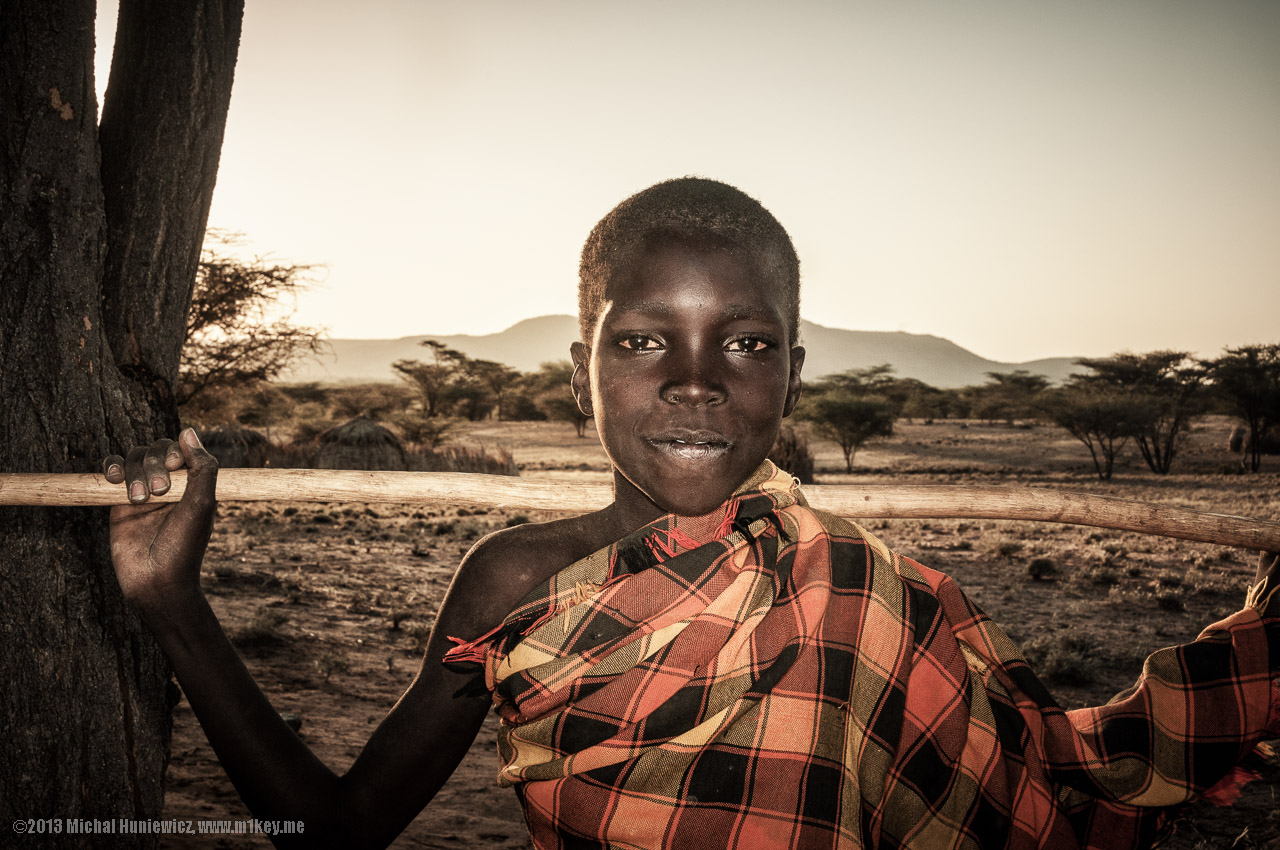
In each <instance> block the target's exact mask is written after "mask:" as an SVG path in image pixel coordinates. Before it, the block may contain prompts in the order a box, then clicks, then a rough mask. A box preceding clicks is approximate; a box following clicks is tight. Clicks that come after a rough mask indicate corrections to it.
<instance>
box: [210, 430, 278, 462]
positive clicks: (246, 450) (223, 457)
mask: <svg viewBox="0 0 1280 850" xmlns="http://www.w3.org/2000/svg"><path fill="white" fill-rule="evenodd" d="M200 442H201V443H203V444H204V447H205V448H206V449H207V450H208V451H209V454H211V455H213V456H214V457H215V458H217V459H218V465H219V466H222V467H246V466H253V467H257V466H266V465H267V462H268V460H269V459H270V457H271V450H272V448H273V447H272V444H271V441H270V440H269V439H267V438H266V437H265V436H263V435H262V434H261V433H259V432H257V431H255V430H253V429H252V428H245V427H243V426H241V425H235V424H228V425H219V426H218V427H216V428H210V429H208V430H207V431H205V432H204V433H202V434H201V435H200Z"/></svg>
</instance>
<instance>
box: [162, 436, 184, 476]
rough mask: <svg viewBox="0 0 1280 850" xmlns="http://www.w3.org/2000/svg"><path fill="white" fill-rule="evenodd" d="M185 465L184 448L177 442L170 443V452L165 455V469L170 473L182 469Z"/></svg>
mask: <svg viewBox="0 0 1280 850" xmlns="http://www.w3.org/2000/svg"><path fill="white" fill-rule="evenodd" d="M183 463H185V461H183V459H182V447H181V446H179V445H178V443H177V442H176V441H174V442H170V443H169V450H168V451H166V452H165V453H164V468H165V469H168V470H170V471H173V470H175V469H181V468H182V464H183Z"/></svg>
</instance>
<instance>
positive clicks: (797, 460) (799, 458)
mask: <svg viewBox="0 0 1280 850" xmlns="http://www.w3.org/2000/svg"><path fill="white" fill-rule="evenodd" d="M769 460H771V461H773V462H774V463H775V464H777V466H778V468H779V469H782V470H785V471H786V472H789V473H791V474H792V475H794V476H795V477H796V478H798V479H799V480H800V483H801V484H812V483H813V453H812V452H811V451H810V450H809V435H808V433H807V432H806V431H804V430H802V429H800V428H797V427H795V426H794V425H783V426H782V429H781V430H780V431H778V439H777V440H775V441H774V443H773V448H772V449H771V450H770V451H769Z"/></svg>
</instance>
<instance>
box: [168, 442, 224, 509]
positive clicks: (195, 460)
mask: <svg viewBox="0 0 1280 850" xmlns="http://www.w3.org/2000/svg"><path fill="white" fill-rule="evenodd" d="M177 445H178V449H179V451H180V452H181V453H182V460H183V462H184V463H185V464H186V465H187V468H188V469H189V470H190V472H188V473H187V489H186V492H187V493H191V494H192V495H193V497H195V498H197V499H199V500H204V501H208V502H213V501H214V493H215V490H216V487H217V482H218V459H217V458H215V457H214V456H213V455H211V454H209V452H208V451H207V450H206V449H205V447H204V444H203V443H201V442H200V438H199V437H197V436H196V432H195V430H194V429H192V428H187V429H186V430H184V431H183V432H182V433H181V434H179V435H178V443H177Z"/></svg>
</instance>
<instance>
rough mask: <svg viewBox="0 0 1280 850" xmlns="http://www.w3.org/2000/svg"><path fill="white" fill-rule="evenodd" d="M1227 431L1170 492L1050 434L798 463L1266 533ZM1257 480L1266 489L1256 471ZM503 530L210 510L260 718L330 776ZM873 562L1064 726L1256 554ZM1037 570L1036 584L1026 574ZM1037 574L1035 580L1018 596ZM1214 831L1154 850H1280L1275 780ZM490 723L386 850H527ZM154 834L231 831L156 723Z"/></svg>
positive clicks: (197, 756) (1216, 433)
mask: <svg viewBox="0 0 1280 850" xmlns="http://www.w3.org/2000/svg"><path fill="white" fill-rule="evenodd" d="M1228 430H1229V427H1228V425H1227V423H1226V422H1225V420H1209V421H1208V422H1206V423H1205V424H1202V425H1200V426H1198V427H1197V429H1196V430H1195V432H1194V433H1193V434H1192V435H1191V440H1190V441H1189V444H1188V446H1187V448H1186V450H1185V453H1184V455H1183V457H1182V458H1180V460H1179V461H1178V462H1177V464H1176V465H1175V472H1174V473H1173V474H1171V475H1169V476H1163V477H1162V476H1155V475H1152V474H1151V473H1149V472H1147V471H1146V470H1145V467H1143V466H1142V465H1141V461H1140V460H1139V459H1137V458H1136V456H1134V457H1133V458H1131V459H1127V460H1125V461H1124V462H1122V463H1121V464H1119V465H1118V468H1117V471H1116V475H1115V478H1114V480H1112V481H1111V482H1105V483H1104V482H1099V481H1098V480H1097V478H1096V476H1094V475H1093V473H1092V468H1091V466H1090V465H1089V459H1088V455H1087V453H1086V452H1085V449H1084V447H1083V446H1081V445H1080V444H1078V443H1075V442H1074V441H1073V440H1071V439H1070V438H1069V437H1067V436H1066V435H1065V434H1064V433H1063V432H1061V431H1060V430H1058V429H1054V428H1049V427H1043V426H1041V427H1031V428H1010V427H1006V426H1003V425H984V424H981V423H972V422H971V423H955V422H947V423H938V424H933V425H925V424H911V423H903V424H900V426H899V429H898V434H897V436H895V437H894V438H892V439H890V440H886V441H883V442H881V443H878V444H875V445H873V446H869V447H867V448H866V449H864V450H863V451H862V452H860V453H859V455H858V457H857V459H856V467H857V473H856V474H854V475H847V474H845V473H844V472H843V467H844V464H843V459H842V458H841V456H840V453H839V450H838V448H837V447H836V446H835V445H833V444H829V443H822V442H819V443H816V444H815V449H816V452H815V454H816V455H817V460H818V472H819V481H820V482H822V483H848V484H857V483H892V482H903V483H912V484H925V483H948V482H949V483H955V484H958V485H964V484H972V485H977V484H983V485H989V484H997V483H1008V484H1014V485H1027V486H1048V487H1055V488H1060V489H1070V490H1077V491H1087V492H1095V493H1104V494H1110V495H1116V496H1123V497H1126V498H1135V499H1144V500H1149V501H1156V502H1161V503H1166V504H1175V505H1180V506H1186V507H1193V508H1198V509H1202V510H1212V511H1218V512H1224V513H1236V514H1244V515H1248V516H1256V517H1263V518H1268V519H1273V520H1280V474H1277V472H1275V471H1274V470H1276V469H1277V468H1278V467H1280V461H1277V460H1276V459H1274V458H1273V459H1268V460H1267V462H1266V463H1265V464H1264V471H1263V472H1262V473H1261V474H1257V475H1249V476H1246V475H1232V474H1224V473H1223V472H1222V471H1221V470H1222V468H1223V466H1224V464H1227V465H1229V462H1230V458H1229V456H1227V455H1226V453H1225V450H1224V444H1225V435H1226V433H1227V431H1228ZM456 441H457V442H465V443H477V444H480V445H484V446H486V447H489V448H496V447H501V448H505V449H507V450H509V451H511V452H513V454H514V456H515V459H516V461H517V463H519V464H520V465H521V467H522V474H524V475H526V476H530V477H541V476H550V475H555V476H557V477H564V476H570V477H577V478H591V479H604V478H606V476H607V463H606V459H605V456H604V454H603V452H602V451H601V449H600V447H599V444H598V442H597V441H596V440H595V438H594V435H593V434H589V435H588V437H587V438H586V439H578V438H577V437H576V436H575V435H574V432H573V429H572V428H571V427H570V426H568V425H564V424H555V423H546V424H532V425H530V424H525V423H485V424H482V425H478V426H472V427H470V428H468V429H466V430H465V431H464V432H463V433H462V434H460V435H459V436H458V437H457V438H456ZM1269 470H1270V471H1269ZM548 516H549V515H528V516H524V517H514V516H512V515H511V514H510V513H499V512H491V513H486V512H478V513H476V512H468V511H466V510H452V509H443V510H439V509H438V510H434V511H423V510H413V509H395V508H388V507H386V506H374V507H366V506H364V505H306V504H272V505H247V504H224V505H223V506H222V507H221V508H220V516H219V524H218V528H217V531H216V532H215V536H214V540H213V542H212V544H211V546H210V552H209V556H208V558H207V560H206V566H205V577H204V582H205V588H206V591H207V593H208V595H209V597H210V599H211V601H212V604H213V605H214V607H215V609H216V610H217V611H218V613H219V616H220V617H222V619H223V622H224V623H225V624H226V626H227V629H228V631H229V632H230V633H231V634H232V635H233V637H234V638H235V639H236V640H237V643H238V645H239V646H240V648H241V652H242V653H243V654H244V656H245V659H246V662H247V664H248V665H249V667H250V669H251V670H252V671H253V673H254V675H255V676H257V677H258V680H259V682H261V683H262V686H263V688H264V689H265V690H266V692H267V693H268V695H269V696H270V697H271V699H272V701H273V702H274V703H275V705H276V707H277V708H278V709H279V710H280V711H282V712H289V713H293V714H297V715H300V716H301V718H302V727H301V735H302V737H303V739H304V740H306V741H307V743H308V744H309V745H310V746H311V747H312V748H313V749H314V750H315V751H316V752H317V753H318V755H319V756H320V757H321V758H322V759H324V760H325V761H326V762H327V763H328V764H329V765H330V766H331V767H333V768H334V769H335V770H338V771H342V770H344V769H345V768H346V767H347V766H348V765H350V764H351V762H352V761H353V760H354V758H355V756H356V755H357V753H358V752H359V750H360V748H361V746H362V745H363V743H364V741H365V740H366V739H367V737H368V735H369V734H370V732H371V731H372V729H373V727H374V726H375V725H376V724H377V723H378V722H379V720H380V719H381V718H382V717H383V715H384V714H385V713H386V711H387V710H388V709H389V708H390V707H391V705H392V704H393V703H394V702H395V700H396V698H397V697H398V696H399V695H400V693H401V692H402V691H403V690H404V688H405V687H406V686H407V685H408V684H409V682H410V680H411V679H412V678H413V675H414V673H415V671H416V669H417V667H418V663H419V657H420V654H421V646H422V643H423V642H424V641H425V636H426V633H427V630H428V629H429V628H430V625H431V622H432V617H433V612H434V611H435V609H436V606H437V605H438V603H439V601H440V599H441V596H442V595H443V592H444V589H445V587H446V585H447V583H448V580H449V577H450V575H451V574H452V571H453V570H454V568H455V566H456V564H457V562H458V560H459V558H460V557H461V556H462V554H463V553H464V552H465V551H466V550H467V549H468V548H469V547H470V546H471V545H472V543H473V542H474V541H475V540H476V539H477V538H478V537H480V536H481V535H483V534H485V533H486V532H488V531H490V530H493V529H496V528H499V527H501V526H503V525H505V524H507V523H508V522H512V521H517V520H521V519H530V520H534V521H537V520H540V519H545V518H548ZM869 527H870V528H871V530H872V531H873V532H874V533H876V534H877V535H879V536H880V537H882V538H883V539H884V540H885V541H886V542H888V543H889V544H890V545H891V546H894V547H895V548H898V549H899V550H901V551H903V552H904V553H906V554H909V555H912V556H913V557H916V558H917V559H918V560H920V561H922V562H924V563H925V564H928V565H930V566H933V567H935V568H938V569H941V570H943V571H945V572H948V573H950V574H951V575H953V576H955V577H956V578H957V579H958V580H959V581H960V582H961V584H962V585H963V586H964V587H965V588H966V589H967V591H968V592H969V593H970V595H971V596H972V597H973V598H974V599H975V600H976V601H977V602H978V604H979V605H981V606H982V607H983V608H984V609H985V610H987V611H988V613H990V614H991V615H992V616H993V617H994V618H995V619H996V620H997V621H999V622H1001V623H1002V624H1004V625H1005V627H1006V628H1007V629H1008V630H1009V631H1010V632H1011V633H1012V634H1013V635H1014V637H1015V639H1017V640H1018V641H1019V642H1020V643H1021V644H1022V645H1023V647H1024V649H1025V650H1026V651H1027V653H1028V655H1029V656H1030V657H1032V658H1033V660H1038V663H1039V665H1040V668H1041V670H1042V672H1046V678H1048V680H1049V682H1050V684H1051V687H1052V688H1053V690H1054V693H1055V694H1056V695H1057V697H1058V699H1059V701H1060V702H1061V703H1062V704H1063V705H1065V706H1067V707H1075V706H1079V705H1085V704H1090V703H1097V702H1099V701H1103V700H1105V699H1107V698H1108V697H1110V696H1111V695H1112V694H1114V693H1116V692H1117V691H1119V690H1121V689H1123V688H1124V687H1126V686H1127V685H1128V684H1130V683H1131V682H1132V680H1133V678H1134V677H1135V676H1136V675H1137V673H1138V671H1139V669H1140V667H1141V662H1142V659H1143V658H1144V657H1145V656H1146V655H1147V654H1148V653H1149V652H1151V651H1152V650H1154V649H1157V648H1159V647H1161V646H1165V645H1168V644H1171V643H1180V642H1185V641H1189V640H1191V639H1193V638H1194V637H1195V635H1196V634H1197V633H1198V631H1199V630H1200V628H1202V627H1203V626H1205V625H1208V624H1209V623H1211V622H1213V621H1214V620H1215V619H1217V618H1219V617H1221V616H1224V615H1226V614H1228V613H1230V612H1231V611H1233V610H1235V609H1236V607H1238V605H1239V604H1240V601H1241V600H1242V599H1243V594H1244V589H1245V586H1246V583H1247V580H1248V578H1250V577H1251V576H1252V575H1253V570H1254V563H1253V554H1252V553H1247V552H1243V551H1238V550H1229V549H1222V548H1221V547H1214V546H1206V545H1198V544H1187V543H1182V542H1179V541H1173V540H1166V539H1163V538H1155V537H1145V536H1140V535H1135V534H1129V533H1118V532H1109V531H1100V530H1096V529H1087V528H1078V527H1073V526H1054V525H1035V524H1030V523H1013V522H989V521H981V522H975V521H957V520H943V521H921V520H916V521H902V520H899V521H872V522H871V523H870V524H869ZM1036 559H1047V566H1046V565H1045V563H1046V562H1045V561H1041V562H1040V564H1041V566H1040V568H1039V569H1038V570H1035V571H1033V570H1030V569H1029V567H1030V565H1031V564H1032V562H1033V561H1036ZM1033 572H1036V573H1037V574H1038V577H1037V576H1035V575H1032V573H1033ZM1258 766H1259V769H1260V771H1261V772H1262V773H1263V781H1260V782H1256V783H1254V784H1253V785H1252V786H1250V788H1249V789H1248V790H1247V792H1246V794H1245V796H1244V797H1243V798H1242V799H1241V800H1240V801H1239V803H1237V805H1236V806H1235V807H1234V808H1232V809H1215V808H1213V807H1210V806H1207V805H1200V806H1196V807H1193V808H1192V809H1191V810H1189V811H1188V812H1187V813H1186V814H1185V816H1183V817H1182V818H1181V819H1180V821H1179V825H1178V831H1177V834H1176V835H1175V837H1174V839H1173V840H1172V842H1171V843H1170V844H1169V845H1168V846H1169V847H1173V848H1181V850H1190V848H1206V850H1207V848H1219V847H1222V848H1226V847H1236V848H1241V850H1244V848H1263V847H1265V848H1273V850H1274V849H1275V848H1280V811H1278V810H1277V806H1276V794H1277V791H1278V790H1280V759H1276V758H1272V759H1270V760H1269V761H1261V762H1260V763H1259V765H1258ZM496 769H497V759H496V755H495V753H494V725H493V722H492V720H490V721H488V722H487V723H486V726H485V728H484V730H483V731H482V733H481V735H480V737H479V739H478V740H477V742H476V744H475V746H473V747H472V750H471V753H470V754H469V755H468V757H467V759H466V761H465V762H464V763H463V764H462V766H461V767H460V768H459V770H458V771H457V773H456V774H455V775H454V777H453V779H452V780H451V781H450V783H449V785H448V786H447V787H446V788H445V790H444V791H443V792H442V794H441V795H440V796H439V797H438V798H437V799H436V801H435V802H433V803H432V805H431V806H430V807H428V809H427V810H426V811H424V812H423V813H422V814H421V815H420V816H419V817H418V818H417V819H416V820H415V821H414V822H413V824H412V825H411V826H410V828H409V829H408V830H407V831H406V832H405V833H404V835H402V836H401V838H400V839H399V841H398V842H397V843H396V845H395V846H397V847H438V848H454V847H463V846H469V847H497V848H503V847H511V848H515V847H527V846H528V841H527V838H526V836H525V833H524V828H523V825H522V823H521V819H520V811H519V807H518V806H517V804H516V801H515V797H514V795H513V794H512V793H511V792H510V791H508V790H503V789H499V788H497V787H496V785H495V784H494V782H493V777H494V774H495V772H496ZM165 816H166V817H174V818H193V819H194V818H227V819H238V818H247V817H249V814H248V812H247V810H246V809H245V808H244V806H243V805H242V804H241V803H240V801H239V799H238V797H237V796H236V794H235V791H234V789H232V787H231V786H230V784H229V782H228V781H227V780H226V778H225V777H224V775H223V774H222V771H221V769H220V767H219V766H218V763H217V761H216V759H215V758H214V757H213V754H212V752H211V751H210V748H209V746H208V744H207V742H206V741H205V740H204V736H203V734H202V733H201V732H200V729H199V726H198V724H197V723H196V722H195V719H194V717H193V716H192V713H191V711H190V708H189V707H188V706H187V704H186V703H185V701H184V702H181V703H179V705H178V707H177V709H176V711H175V716H174V737H173V754H172V761H171V764H170V768H169V774H168V796H167V799H166V811H165ZM164 846H167V847H175V848H177V847H182V848H191V847H267V846H270V845H269V844H268V843H267V841H266V840H265V839H264V838H261V837H257V838H248V837H240V836H237V837H225V836H224V837H218V838H213V837H199V838H188V837H181V838H176V837H175V838H174V839H172V840H170V841H169V842H168V843H166V844H165V845H164Z"/></svg>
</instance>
